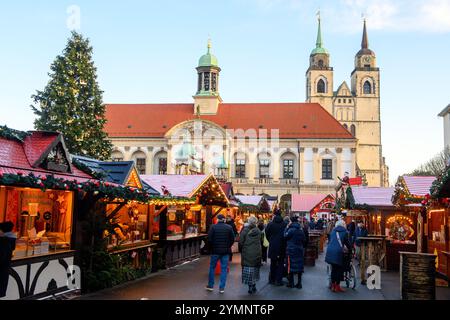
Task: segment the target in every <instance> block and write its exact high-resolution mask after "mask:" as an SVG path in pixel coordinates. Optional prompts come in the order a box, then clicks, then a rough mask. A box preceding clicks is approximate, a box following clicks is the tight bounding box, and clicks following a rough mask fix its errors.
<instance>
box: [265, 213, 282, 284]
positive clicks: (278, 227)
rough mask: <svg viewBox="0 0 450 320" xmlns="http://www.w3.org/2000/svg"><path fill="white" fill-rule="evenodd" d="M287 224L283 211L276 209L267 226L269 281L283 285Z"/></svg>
mask: <svg viewBox="0 0 450 320" xmlns="http://www.w3.org/2000/svg"><path fill="white" fill-rule="evenodd" d="M286 226H287V224H286V223H285V222H284V221H283V218H282V217H281V211H279V210H275V211H274V218H273V220H272V221H271V222H269V224H268V225H267V227H266V230H265V232H266V237H267V240H268V241H269V252H268V257H269V258H270V274H269V283H270V284H274V285H277V286H282V285H283V281H282V280H283V273H284V257H285V253H286V247H285V241H284V231H285V229H286Z"/></svg>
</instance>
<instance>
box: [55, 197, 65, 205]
mask: <svg viewBox="0 0 450 320" xmlns="http://www.w3.org/2000/svg"><path fill="white" fill-rule="evenodd" d="M64 201H65V199H64V195H59V196H58V199H57V200H56V202H59V205H61V204H62V203H63V202H64Z"/></svg>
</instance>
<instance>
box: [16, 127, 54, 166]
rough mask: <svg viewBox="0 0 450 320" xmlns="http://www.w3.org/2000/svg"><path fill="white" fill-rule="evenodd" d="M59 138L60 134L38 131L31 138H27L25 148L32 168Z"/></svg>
mask: <svg viewBox="0 0 450 320" xmlns="http://www.w3.org/2000/svg"><path fill="white" fill-rule="evenodd" d="M58 136H59V134H58V133H56V132H41V131H36V132H33V134H32V135H31V136H27V137H26V138H25V141H24V144H23V146H24V150H25V154H26V156H27V158H28V161H29V162H30V164H31V165H32V166H34V165H35V164H36V161H37V160H38V159H39V158H40V157H41V155H42V154H43V153H44V152H45V151H46V150H47V149H48V148H49V146H50V145H51V144H52V142H53V141H55V139H56V138H57V137H58Z"/></svg>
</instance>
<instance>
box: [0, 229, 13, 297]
mask: <svg viewBox="0 0 450 320" xmlns="http://www.w3.org/2000/svg"><path fill="white" fill-rule="evenodd" d="M13 229H14V224H13V223H12V222H9V221H8V222H4V223H0V298H2V297H4V296H6V291H7V289H8V280H9V269H10V268H11V259H12V254H13V252H14V250H15V248H16V236H15V234H14V233H13V232H12V231H13Z"/></svg>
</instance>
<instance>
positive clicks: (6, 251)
mask: <svg viewBox="0 0 450 320" xmlns="http://www.w3.org/2000/svg"><path fill="white" fill-rule="evenodd" d="M15 249H16V235H15V234H14V233H12V232H7V233H3V234H2V236H0V266H3V267H9V266H10V265H11V259H12V254H13V252H14V250H15Z"/></svg>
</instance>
